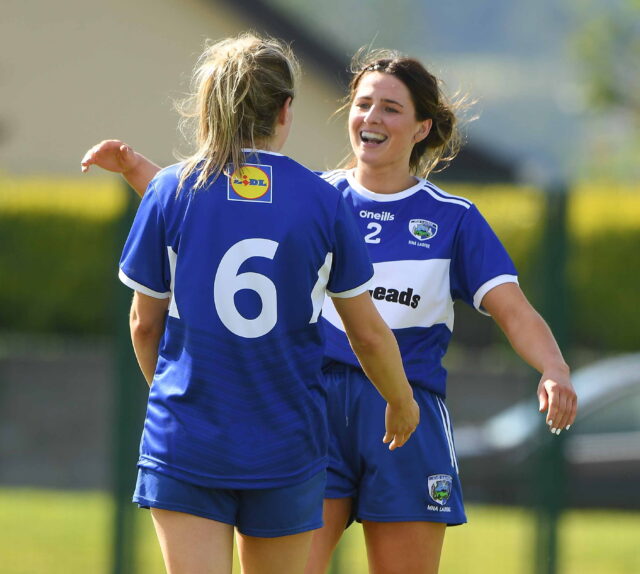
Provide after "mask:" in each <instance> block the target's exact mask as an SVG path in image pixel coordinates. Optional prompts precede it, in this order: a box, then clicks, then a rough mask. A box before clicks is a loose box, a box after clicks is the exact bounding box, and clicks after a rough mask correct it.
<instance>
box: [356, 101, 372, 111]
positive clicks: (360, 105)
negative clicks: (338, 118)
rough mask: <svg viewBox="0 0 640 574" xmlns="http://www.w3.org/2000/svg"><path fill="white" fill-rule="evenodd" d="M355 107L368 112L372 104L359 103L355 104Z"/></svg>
mask: <svg viewBox="0 0 640 574" xmlns="http://www.w3.org/2000/svg"><path fill="white" fill-rule="evenodd" d="M354 107H356V108H358V109H359V110H368V109H369V108H370V107H371V104H368V103H365V102H358V103H356V104H354Z"/></svg>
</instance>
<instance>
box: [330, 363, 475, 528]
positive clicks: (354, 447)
mask: <svg viewBox="0 0 640 574" xmlns="http://www.w3.org/2000/svg"><path fill="white" fill-rule="evenodd" d="M325 380H326V384H327V390H328V405H327V406H328V414H329V429H330V435H331V436H330V442H329V467H328V469H327V491H326V494H325V496H326V498H353V517H352V518H355V519H356V520H358V521H362V520H370V521H373V522H404V521H423V522H444V523H446V524H448V525H450V526H452V525H456V524H462V523H464V522H466V521H467V518H466V516H465V512H464V503H463V500H462V488H461V486H460V478H459V476H458V462H457V460H456V455H455V450H454V445H453V432H452V428H451V422H450V419H449V414H448V412H447V409H446V407H445V404H444V401H443V400H442V398H441V397H440V396H439V395H437V394H435V393H432V392H430V391H427V390H424V389H419V388H414V390H413V392H414V398H415V400H416V402H417V403H418V405H419V406H420V424H419V425H418V428H417V429H416V432H414V433H413V435H411V438H410V439H409V440H408V441H407V443H406V444H405V445H404V446H403V447H401V448H398V449H396V450H394V451H390V450H389V447H388V445H387V444H384V443H383V442H382V437H383V436H384V413H385V407H386V402H385V401H384V399H383V398H382V397H381V396H380V395H379V393H378V391H377V390H376V389H375V387H374V386H373V385H372V384H371V382H369V379H367V377H366V375H365V374H364V373H363V372H362V371H361V370H360V369H356V368H354V367H349V366H347V365H342V364H335V363H332V364H331V365H330V366H328V367H326V368H325Z"/></svg>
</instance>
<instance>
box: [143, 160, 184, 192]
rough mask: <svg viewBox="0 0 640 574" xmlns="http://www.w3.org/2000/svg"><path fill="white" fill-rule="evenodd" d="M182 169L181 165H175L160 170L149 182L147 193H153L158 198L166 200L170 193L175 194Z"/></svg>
mask: <svg viewBox="0 0 640 574" xmlns="http://www.w3.org/2000/svg"><path fill="white" fill-rule="evenodd" d="M182 167H183V164H182V163H176V164H173V165H169V166H167V167H164V168H162V169H161V170H160V171H159V172H158V173H156V174H155V176H153V179H152V180H151V181H150V182H149V191H150V192H152V193H155V194H156V195H157V196H158V197H159V198H166V197H167V196H170V195H171V194H172V193H173V194H175V192H176V191H177V189H178V183H179V181H180V172H181V170H182Z"/></svg>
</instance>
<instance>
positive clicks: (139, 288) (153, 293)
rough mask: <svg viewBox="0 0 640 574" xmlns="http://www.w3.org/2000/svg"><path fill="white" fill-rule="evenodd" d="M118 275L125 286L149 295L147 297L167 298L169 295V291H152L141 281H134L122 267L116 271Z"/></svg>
mask: <svg viewBox="0 0 640 574" xmlns="http://www.w3.org/2000/svg"><path fill="white" fill-rule="evenodd" d="M118 277H119V278H120V281H122V282H123V283H124V284H125V285H126V286H127V287H130V288H131V289H133V290H134V291H139V292H140V293H142V294H143V295H149V297H153V298H155V299H168V298H169V297H171V291H165V292H164V293H160V292H158V291H154V290H153V289H149V288H148V287H145V286H144V285H142V284H141V283H138V282H137V281H134V280H133V279H131V278H129V277H127V276H126V275H125V274H124V271H123V270H122V269H120V271H119V272H118Z"/></svg>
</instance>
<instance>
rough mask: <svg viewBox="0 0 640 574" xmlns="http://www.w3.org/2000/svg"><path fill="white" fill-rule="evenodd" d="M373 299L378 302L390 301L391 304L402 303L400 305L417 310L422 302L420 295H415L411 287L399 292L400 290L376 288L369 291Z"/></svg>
mask: <svg viewBox="0 0 640 574" xmlns="http://www.w3.org/2000/svg"><path fill="white" fill-rule="evenodd" d="M369 293H371V297H373V298H374V299H376V300H378V301H389V303H400V305H406V306H407V307H411V308H412V309H415V308H416V307H417V306H418V303H419V302H420V295H417V294H414V293H413V289H412V288H411V287H409V288H407V289H405V290H404V291H398V289H393V288H388V287H374V288H373V289H369Z"/></svg>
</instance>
